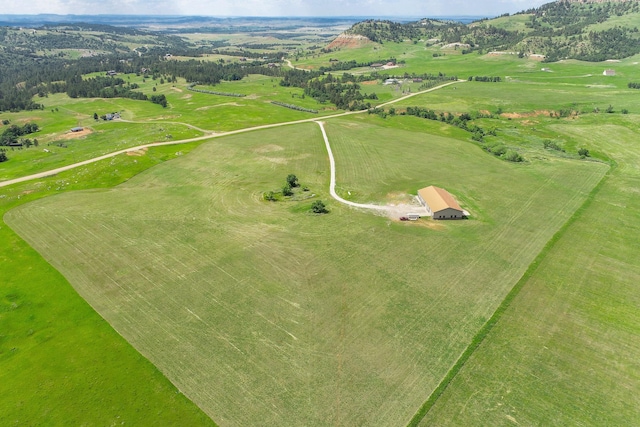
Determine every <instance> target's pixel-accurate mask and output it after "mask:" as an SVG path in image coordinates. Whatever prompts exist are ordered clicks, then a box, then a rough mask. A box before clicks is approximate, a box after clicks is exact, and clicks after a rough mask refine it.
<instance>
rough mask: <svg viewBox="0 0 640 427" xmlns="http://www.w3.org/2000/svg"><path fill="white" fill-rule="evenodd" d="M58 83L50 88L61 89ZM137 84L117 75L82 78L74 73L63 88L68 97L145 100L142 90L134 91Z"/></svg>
mask: <svg viewBox="0 0 640 427" xmlns="http://www.w3.org/2000/svg"><path fill="white" fill-rule="evenodd" d="M62 88H63V87H62V86H61V85H60V84H55V85H52V86H51V89H52V90H54V89H55V90H57V91H59V90H61V89H62ZM134 89H138V85H137V84H135V83H134V84H130V83H127V82H125V81H124V80H122V79H121V78H118V77H111V76H98V77H92V78H89V79H83V78H82V76H81V75H79V74H76V75H74V76H71V77H70V78H69V79H67V80H66V82H65V85H64V90H65V92H66V93H67V95H69V97H70V98H131V99H139V100H143V101H144V100H146V99H147V96H146V95H145V94H144V93H142V92H135V91H134Z"/></svg>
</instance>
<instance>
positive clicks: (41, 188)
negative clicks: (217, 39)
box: [0, 145, 214, 426]
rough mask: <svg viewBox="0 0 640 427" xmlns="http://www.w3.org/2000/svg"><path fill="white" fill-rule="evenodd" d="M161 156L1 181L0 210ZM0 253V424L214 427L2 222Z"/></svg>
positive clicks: (118, 175)
mask: <svg viewBox="0 0 640 427" xmlns="http://www.w3.org/2000/svg"><path fill="white" fill-rule="evenodd" d="M192 148H193V145H191V146H183V147H181V148H180V149H181V150H183V152H184V153H186V152H188V151H189V150H191V149H192ZM170 158H175V148H174V147H163V148H156V149H152V150H150V151H149V152H148V153H147V155H146V156H144V157H140V158H132V157H128V156H120V157H118V158H116V159H114V160H113V161H111V160H107V161H103V162H100V163H96V164H93V165H91V166H87V167H83V168H80V169H77V170H75V171H72V172H66V173H63V174H60V175H58V176H56V177H52V178H47V179H42V180H37V181H33V182H30V183H25V184H20V185H14V186H11V187H10V188H3V189H1V190H0V213H1V214H2V215H4V213H5V212H6V211H7V210H9V209H11V208H14V207H16V206H19V205H21V204H24V203H26V202H28V201H31V200H36V199H38V198H42V197H46V196H50V195H53V194H59V193H61V192H64V191H72V190H78V189H85V188H99V187H110V186H113V185H116V184H119V183H121V182H123V181H126V180H127V179H129V178H130V177H131V176H133V175H136V174H137V173H139V172H140V171H142V170H144V169H147V168H149V167H151V166H153V165H155V164H158V163H160V162H162V161H165V160H168V159H170ZM0 254H1V255H0V259H1V260H2V266H3V272H4V273H3V275H2V280H1V283H0V395H2V411H0V424H1V425H6V426H8V425H48V426H68V425H87V426H93V425H95V426H99V425H122V424H125V425H194V426H212V425H214V423H213V422H212V421H211V420H210V419H209V418H208V417H207V416H206V415H204V413H202V412H201V411H200V410H199V409H198V408H197V407H196V406H195V405H194V404H193V403H192V402H191V401H190V400H189V399H187V398H185V396H184V395H183V394H182V393H180V391H179V390H178V389H177V388H176V387H175V386H174V385H173V384H171V383H170V382H169V381H168V380H167V379H166V377H165V376H164V375H163V374H162V373H161V372H160V371H158V369H157V368H156V367H154V366H153V365H152V364H151V363H149V361H148V360H147V359H145V358H144V357H142V356H141V355H140V353H138V352H137V351H136V350H135V349H134V348H133V347H132V346H131V345H130V344H129V343H127V342H126V340H125V339H124V338H122V337H121V336H120V335H119V334H118V333H117V332H116V331H115V330H114V329H113V328H112V326H110V325H109V324H108V323H107V322H106V321H105V320H104V319H103V318H102V317H100V315H99V314H98V313H96V312H95V310H94V309H93V308H92V307H91V306H90V305H89V304H87V303H86V302H85V300H83V299H82V298H81V297H80V296H79V295H78V294H77V293H76V291H74V290H73V288H72V287H71V286H70V285H69V282H68V281H67V280H66V279H65V278H64V277H63V276H62V275H61V274H60V273H59V272H58V271H56V270H55V269H54V268H53V267H51V265H50V264H48V263H47V262H46V261H45V260H44V259H43V258H42V257H41V256H40V255H39V254H38V253H37V252H35V251H34V250H33V249H32V248H31V247H30V246H29V245H28V244H26V243H25V242H24V240H22V239H21V238H20V237H18V236H17V235H16V234H15V233H14V232H13V231H12V230H11V229H10V228H9V227H7V226H6V225H5V224H4V223H2V226H0Z"/></svg>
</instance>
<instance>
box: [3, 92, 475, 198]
mask: <svg viewBox="0 0 640 427" xmlns="http://www.w3.org/2000/svg"><path fill="white" fill-rule="evenodd" d="M464 81H465V80H459V81H454V82H449V83H445V84H443V85H440V86H436V87H432V88H431V89H426V90H423V91H421V92H416V93H412V94H410V95H407V96H403V97H401V98H398V99H394V100H392V101H389V102H386V103H384V104H380V105H379V106H378V107H384V106H386V105H390V104H393V103H395V102H400V101H403V100H405V99H407V98H410V97H412V96H416V95H421V94H423V93H427V92H432V91H434V90H437V89H441V88H443V87H446V86H449V85H452V84H455V83H460V82H464ZM366 111H367V110H358V111H345V112H343V113H338V114H332V115H329V116H324V117H323V119H333V118H337V117H344V116H349V115H352V114H362V113H364V112H366ZM317 120H318V118H317V117H313V118H309V119H301V120H294V121H291V122H281V123H272V124H268V125H261V126H254V127H250V128H244V129H237V130H232V131H228V132H220V133H215V134H207V135H203V136H198V137H195V138H188V139H181V140H178V141H163V142H151V143H149V144H143V145H138V146H136V147H130V148H125V149H122V150H118V151H114V152H112V153H107V154H103V155H101V156H98V157H93V158H91V159H87V160H83V161H80V162H77V163H73V164H70V165H66V166H61V167H59V168H55V169H51V170H48V171H44V172H38V173H35V174H32V175H27V176H23V177H19V178H14V179H9V180H6V181H2V182H0V188H2V187H6V186H9V185H13V184H18V183H20V182H25V181H31V180H34V179H40V178H46V177H48V176H52V175H57V174H59V173H60V172H65V171H68V170H71V169H75V168H78V167H80V166H86V165H88V164H91V163H95V162H99V161H100V160H105V159H109V158H111V157H115V156H118V155H120V154H126V153H128V152H132V151H138V150H143V149H147V148H152V147H160V146H163V145H179V144H187V143H189V142H197V141H204V140H207V139H212V138H221V137H224V136H230V135H236V134H240V133H245V132H253V131H256V130H262V129H271V128H275V127H281V126H290V125H297V124H301V123H310V122H315V121H317ZM158 123H160V122H158ZM183 124H184V125H186V126H187V127H190V125H189V124H187V123H183Z"/></svg>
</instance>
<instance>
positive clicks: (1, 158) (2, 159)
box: [0, 151, 9, 163]
mask: <svg viewBox="0 0 640 427" xmlns="http://www.w3.org/2000/svg"><path fill="white" fill-rule="evenodd" d="M7 160H9V158H8V157H7V155H6V154H5V152H4V151H0V163H2V162H6V161H7Z"/></svg>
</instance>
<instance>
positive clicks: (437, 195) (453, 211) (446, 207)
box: [418, 185, 464, 219]
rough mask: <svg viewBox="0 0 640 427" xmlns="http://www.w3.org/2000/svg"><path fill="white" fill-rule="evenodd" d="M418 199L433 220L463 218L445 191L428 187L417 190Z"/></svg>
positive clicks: (458, 208)
mask: <svg viewBox="0 0 640 427" xmlns="http://www.w3.org/2000/svg"><path fill="white" fill-rule="evenodd" d="M418 199H419V200H420V203H422V204H423V205H424V207H425V208H427V211H428V212H429V214H430V215H431V218H433V219H462V218H464V211H463V210H462V208H461V207H460V205H459V204H458V202H456V200H455V199H454V198H453V196H452V195H451V194H449V193H448V192H447V190H444V189H442V188H439V187H435V186H433V185H430V186H429V187H425V188H422V189H420V190H418Z"/></svg>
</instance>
